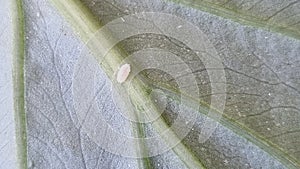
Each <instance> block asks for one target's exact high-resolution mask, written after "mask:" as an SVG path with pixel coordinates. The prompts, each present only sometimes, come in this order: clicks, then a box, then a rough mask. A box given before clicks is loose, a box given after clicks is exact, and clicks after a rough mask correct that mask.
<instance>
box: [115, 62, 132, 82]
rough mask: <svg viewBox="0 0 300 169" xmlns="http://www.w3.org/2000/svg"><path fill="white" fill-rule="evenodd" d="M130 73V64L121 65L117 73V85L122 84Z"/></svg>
mask: <svg viewBox="0 0 300 169" xmlns="http://www.w3.org/2000/svg"><path fill="white" fill-rule="evenodd" d="M129 73H130V64H128V63H126V64H124V65H122V66H121V67H120V68H119V71H118V73H117V82H118V83H123V82H125V80H126V79H127V77H128V75H129Z"/></svg>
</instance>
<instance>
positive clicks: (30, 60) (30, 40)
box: [0, 0, 300, 169]
mask: <svg viewBox="0 0 300 169" xmlns="http://www.w3.org/2000/svg"><path fill="white" fill-rule="evenodd" d="M173 1H174V2H173ZM173 1H163V0H142V1H141V0H119V1H116V0H82V1H77V0H50V1H48V0H38V1H32V0H24V1H23V3H24V15H25V16H24V17H25V39H26V43H25V44H26V45H25V46H26V50H25V64H24V66H25V69H24V70H25V89H26V90H25V96H26V97H25V103H26V104H25V108H26V109H25V110H26V118H27V149H28V150H27V155H28V157H26V158H27V162H28V168H32V169H33V168H38V169H40V168H41V169H44V168H51V169H56V168H63V169H77V168H78V169H81V168H85V169H95V168H99V169H100V168H134V169H135V168H209V169H211V168H212V169H214V168H216V169H218V168H228V169H232V168H249V169H250V168H255V169H258V168H267V169H268V168H270V169H273V168H275V169H281V168H300V41H299V37H300V33H299V30H300V22H299V20H300V19H299V18H300V16H299V15H300V6H299V1H298V0H287V1H280V0H275V1H273V0H255V1H250V0H243V1H237V0H222V1H215V0H182V1H181V0H173ZM1 3H2V4H1V6H0V8H1V9H3V10H0V14H1V16H0V17H1V18H2V19H1V22H3V24H1V29H0V31H1V32H0V36H1V41H0V43H1V46H0V51H1V54H0V55H1V56H2V57H1V62H0V65H1V66H0V71H1V74H0V93H1V98H0V108H1V114H0V115H1V116H0V117H1V119H0V120H1V122H0V126H1V131H0V139H1V141H0V146H1V149H0V163H1V164H0V168H8V166H9V168H18V166H14V165H16V164H15V161H16V160H17V155H16V154H17V153H16V140H15V137H16V134H15V126H16V125H15V122H14V119H15V118H14V116H15V114H14V107H13V103H14V100H15V98H14V97H16V95H13V93H14V92H15V91H13V83H14V81H13V79H12V77H13V76H11V75H12V74H13V73H12V70H13V66H14V65H13V60H12V58H13V54H12V53H13V52H12V50H13V49H12V48H11V46H13V45H12V44H13V41H12V40H11V39H12V38H11V34H12V31H11V30H12V29H11V28H12V24H11V23H10V20H11V19H10V14H9V11H8V10H9V8H8V5H9V2H8V1H7V2H6V1H5V2H1ZM82 9H84V10H82ZM139 12H163V13H168V14H172V15H175V16H178V17H181V18H183V19H184V20H186V21H189V22H191V23H192V24H193V25H195V26H196V27H198V28H199V29H200V30H201V31H202V32H203V33H204V34H205V35H206V36H207V37H208V40H209V41H210V43H211V44H212V45H213V46H214V47H215V49H216V51H217V53H218V55H219V56H220V58H221V60H222V63H223V65H224V70H225V75H226V81H227V82H226V85H227V86H226V95H227V98H226V106H225V110H224V114H223V117H222V119H221V120H220V121H219V122H218V123H219V124H220V125H218V127H217V129H216V130H215V131H214V132H213V134H212V135H211V137H210V138H209V139H208V140H207V141H206V142H204V143H200V142H199V140H198V136H199V134H200V132H201V129H202V128H203V126H202V125H203V123H204V121H205V119H206V118H207V115H206V110H207V109H208V107H207V105H209V104H210V102H211V98H212V97H213V95H214V94H216V95H217V94H218V93H214V94H212V93H211V91H212V88H211V83H210V81H209V77H208V74H209V73H208V72H207V70H206V69H205V65H204V63H203V62H202V61H201V60H199V59H197V58H196V57H195V51H192V50H190V49H189V48H188V47H187V46H185V44H183V43H182V42H179V41H178V40H176V39H174V38H172V37H166V36H165V35H158V34H151V33H149V34H142V35H136V36H132V37H129V38H127V39H125V40H122V41H121V42H119V43H118V45H117V47H118V48H119V49H120V48H121V49H122V50H121V49H120V50H119V49H115V50H117V51H119V52H121V53H122V52H123V53H126V54H127V55H129V54H133V53H134V52H137V51H140V50H145V49H148V48H160V49H163V50H165V51H170V52H172V53H173V54H175V55H177V56H179V57H180V58H181V59H182V60H183V61H184V62H185V63H186V64H187V65H188V66H189V67H190V68H192V69H193V72H192V75H193V76H194V77H195V80H196V84H197V87H198V88H199V94H200V98H191V97H188V98H187V100H188V103H190V104H186V105H180V104H179V103H178V98H179V97H180V94H181V93H180V90H178V84H177V83H176V81H174V78H185V77H187V76H188V75H191V74H181V75H178V77H171V76H170V75H169V74H167V73H164V72H162V71H158V70H154V69H147V70H144V71H143V72H141V73H140V76H139V80H141V81H143V82H144V83H137V85H141V84H145V86H146V87H145V89H149V88H152V87H153V88H156V89H160V91H162V92H164V93H167V94H168V97H167V99H166V109H165V110H164V111H163V112H162V115H161V117H160V119H161V120H160V122H159V123H158V124H160V125H155V124H154V123H149V124H146V125H140V126H135V125H133V123H131V122H129V121H128V119H126V118H125V117H124V116H123V115H122V111H124V110H122V109H120V108H119V107H117V106H116V105H115V104H114V102H113V98H112V95H111V87H110V85H111V81H113V80H114V79H112V78H113V76H112V74H113V73H112V72H109V71H111V70H109V68H108V67H109V66H111V65H105V64H106V62H104V63H103V64H102V65H99V68H97V70H96V72H97V77H98V80H97V81H96V84H97V85H96V86H97V87H96V91H97V92H95V94H94V97H93V100H91V102H93V103H95V104H97V106H98V108H99V110H100V111H101V113H102V114H103V116H104V117H105V120H106V121H107V123H109V124H110V125H111V126H112V127H113V128H114V129H115V130H116V131H118V132H120V133H122V134H124V135H128V136H133V137H135V136H137V135H138V136H146V137H151V136H157V135H159V134H160V131H161V130H163V129H164V127H166V126H170V125H171V124H173V123H174V121H175V119H176V118H177V117H178V116H179V114H180V113H182V112H184V113H187V114H188V113H189V112H191V113H193V114H197V115H198V116H197V119H196V123H195V124H194V125H193V126H192V128H191V131H190V132H189V133H188V135H187V136H186V137H185V138H184V139H183V140H182V141H181V142H180V143H179V144H178V145H177V146H176V147H174V148H173V149H171V150H169V151H167V152H164V153H162V154H159V155H156V156H153V157H146V158H143V159H135V158H129V157H123V156H122V155H116V154H113V153H111V152H109V151H107V150H106V149H104V148H103V147H102V146H101V145H99V144H98V143H97V141H96V140H95V139H93V138H92V137H91V136H90V135H89V134H87V133H86V132H85V131H84V130H83V129H82V125H81V121H80V119H79V117H78V115H77V114H76V113H77V112H76V110H75V108H74V105H76V104H77V103H74V98H73V91H72V89H73V85H74V84H73V83H72V82H73V75H74V74H75V75H76V73H78V72H75V71H74V70H75V68H76V63H77V61H78V60H79V59H80V58H79V57H80V53H81V49H82V46H84V44H85V43H86V42H87V40H88V39H89V38H90V37H92V36H93V33H95V31H97V29H98V28H100V26H99V25H105V24H106V23H109V22H110V21H112V20H114V19H116V18H120V17H125V15H128V14H135V13H139ZM76 21H78V22H76ZM112 36H113V35H112ZM105 42H106V41H105ZM103 43H104V42H103ZM97 45H99V49H100V48H101V45H102V44H101V42H98V44H97ZM94 47H95V46H94ZM199 52H204V53H205V52H207V51H199ZM90 55H91V57H94V56H93V55H92V53H90ZM124 55H125V54H124ZM111 56H113V54H112V55H111ZM122 57H123V55H122ZM109 59H111V60H114V59H115V58H114V57H111V58H109ZM117 59H120V58H117ZM111 60H110V61H111ZM162 61H163V59H162ZM133 63H134V64H133ZM133 63H131V64H130V66H131V68H132V69H133V70H134V69H135V67H137V66H145V67H146V66H148V65H150V63H148V62H145V61H143V60H142V59H141V60H135V61H134V62H133ZM166 63H167V62H166ZM174 65H176V63H171V62H170V63H168V64H165V65H164V67H172V66H174ZM101 66H102V67H101ZM113 66H115V65H113ZM108 70H109V71H108ZM129 77H130V75H129ZM87 80H88V79H87ZM125 83H126V82H125ZM82 84H84V83H82ZM185 87H186V88H189V87H190V86H188V85H187V86H185ZM139 89H144V88H142V87H141V88H139ZM14 90H16V89H14ZM138 92H139V91H138ZM144 92H147V91H144ZM84 94H85V93H83V95H84ZM219 94H220V93H219ZM221 94H222V93H221ZM223 94H224V93H223ZM157 97H158V98H157V100H159V99H162V98H163V95H159V96H157ZM157 100H156V102H157ZM138 101H140V100H138ZM138 101H137V102H138ZM142 102H145V105H148V102H146V100H142ZM93 103H91V104H93ZM138 103H140V102H138ZM153 104H155V102H154V101H153ZM79 105H80V104H79ZM195 105H196V106H195ZM77 106H78V105H77ZM143 106H144V105H141V107H143ZM197 106H200V109H199V110H198V109H195V107H197ZM91 107H93V106H91ZM138 108H139V107H138ZM91 111H95V110H94V109H93V108H92V110H91ZM153 113H157V112H153ZM99 126H101V124H97V125H95V126H87V127H89V128H97V127H99ZM135 131H138V134H137V133H135ZM104 138H105V139H108V140H110V142H116V140H114V138H111V136H110V135H109V134H107V135H104V136H103V139H104ZM162 139H164V141H165V142H167V143H168V142H169V143H170V142H172V141H174V139H175V137H170V138H162ZM149 147H153V145H149V144H147V143H146V142H145V143H144V144H143V143H142V144H141V145H134V144H133V145H131V146H129V147H125V148H127V149H128V150H134V151H151V148H149ZM120 148H124V147H120ZM141 149H142V150H141ZM8 152H9V153H8ZM8 154H9V155H8Z"/></svg>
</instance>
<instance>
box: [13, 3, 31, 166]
mask: <svg viewBox="0 0 300 169" xmlns="http://www.w3.org/2000/svg"><path fill="white" fill-rule="evenodd" d="M12 12H13V14H12V15H13V29H14V31H13V32H14V39H13V43H14V46H13V51H14V54H13V71H12V72H13V93H14V94H13V96H14V112H15V114H14V117H15V118H14V119H15V126H16V144H17V156H18V157H17V159H18V162H17V163H18V167H19V168H24V169H25V168H27V141H26V140H27V139H26V114H25V99H24V98H25V87H24V83H25V82H24V57H25V36H24V34H25V33H24V26H25V25H24V13H23V2H22V0H15V1H14V2H13V3H12Z"/></svg>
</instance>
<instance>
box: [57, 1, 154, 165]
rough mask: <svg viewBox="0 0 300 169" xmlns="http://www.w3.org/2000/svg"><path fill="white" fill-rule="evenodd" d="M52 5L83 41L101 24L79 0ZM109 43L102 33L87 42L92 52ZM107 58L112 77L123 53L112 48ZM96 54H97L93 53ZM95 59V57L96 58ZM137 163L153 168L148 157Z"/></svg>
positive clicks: (140, 134) (141, 132)
mask: <svg viewBox="0 0 300 169" xmlns="http://www.w3.org/2000/svg"><path fill="white" fill-rule="evenodd" d="M51 2H52V3H53V4H54V6H55V7H56V8H57V9H58V10H59V12H60V13H61V14H62V15H63V16H64V17H65V18H66V19H67V21H69V23H70V24H71V25H72V26H73V28H74V30H75V31H76V33H77V34H78V35H79V36H80V38H81V39H82V41H83V42H84V43H87V42H88V40H90V38H91V37H92V36H94V35H95V33H96V32H97V31H98V30H99V29H100V28H101V24H100V23H99V22H98V21H97V20H96V18H95V17H94V16H93V15H92V14H91V13H90V11H89V10H88V8H86V7H85V6H84V5H83V4H82V3H81V2H80V1H76V0H74V1H73V0H51ZM105 43H110V42H109V41H107V39H106V38H105V37H104V36H103V35H99V38H98V39H96V40H94V38H93V41H92V42H90V43H88V44H87V45H89V46H88V47H89V49H90V50H91V52H92V53H97V50H98V49H99V46H101V45H103V44H105ZM108 55H109V56H108V57H107V58H110V59H108V60H105V61H104V63H103V64H102V66H103V68H104V70H105V71H106V73H107V75H108V76H109V77H111V78H112V77H113V70H114V69H115V68H117V67H118V63H120V61H121V58H122V56H123V55H124V54H121V53H119V52H118V51H116V50H112V51H111V52H110V53H109V54H108ZM95 56H97V55H95ZM96 59H97V58H96ZM135 127H137V129H136V130H134V129H133V133H134V134H135V135H136V136H137V137H139V138H143V137H145V133H144V126H142V125H140V124H137V126H135ZM137 146H138V148H139V149H140V150H137V151H140V152H144V153H147V149H146V147H145V145H144V143H142V142H140V143H139V145H137ZM138 165H139V166H140V168H145V169H150V168H153V167H152V166H151V163H150V159H149V158H142V159H138Z"/></svg>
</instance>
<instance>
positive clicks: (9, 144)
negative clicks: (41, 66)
mask: <svg viewBox="0 0 300 169" xmlns="http://www.w3.org/2000/svg"><path fill="white" fill-rule="evenodd" d="M11 12H12V11H11V3H10V1H4V2H2V4H1V6H0V18H1V25H0V37H1V38H0V58H1V62H0V72H1V74H0V96H1V98H0V110H1V113H0V118H1V119H0V159H1V160H0V168H9V167H12V168H16V167H17V164H16V161H17V151H16V140H15V137H16V133H15V121H14V108H13V79H12V66H13V64H12V62H13V47H12V44H13V33H12V32H13V23H12V22H11V20H12V16H11V14H12V13H11Z"/></svg>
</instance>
